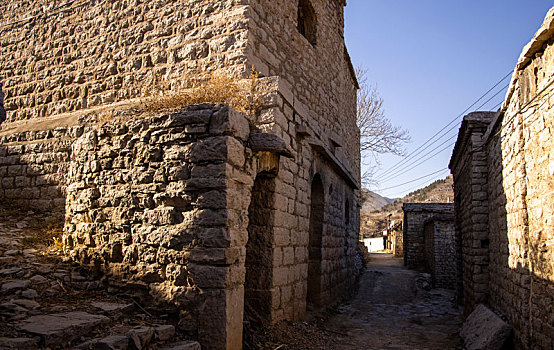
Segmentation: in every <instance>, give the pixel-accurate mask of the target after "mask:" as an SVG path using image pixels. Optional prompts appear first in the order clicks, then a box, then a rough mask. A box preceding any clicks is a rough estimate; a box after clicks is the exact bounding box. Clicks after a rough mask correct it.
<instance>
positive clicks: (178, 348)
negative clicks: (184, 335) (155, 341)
mask: <svg viewBox="0 0 554 350" xmlns="http://www.w3.org/2000/svg"><path fill="white" fill-rule="evenodd" d="M159 350H201V348H200V343H198V342H196V341H190V340H187V341H182V342H178V343H173V344H170V345H167V346H165V347H163V348H160V349H159Z"/></svg>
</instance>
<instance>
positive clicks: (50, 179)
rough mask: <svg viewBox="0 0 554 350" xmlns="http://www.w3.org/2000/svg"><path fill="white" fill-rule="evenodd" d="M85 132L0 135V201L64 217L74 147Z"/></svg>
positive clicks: (65, 130) (76, 129)
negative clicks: (75, 142) (67, 182)
mask: <svg viewBox="0 0 554 350" xmlns="http://www.w3.org/2000/svg"><path fill="white" fill-rule="evenodd" d="M83 130H84V128H83V127H82V126H73V127H59V128H55V129H53V130H47V131H24V132H16V133H11V134H0V200H2V201H5V202H10V203H14V204H16V205H19V206H21V207H23V208H29V209H34V210H41V211H44V210H48V211H52V212H54V213H55V214H57V215H60V216H63V212H64V207H65V188H66V181H67V178H66V175H67V173H68V170H69V161H70V154H71V144H72V143H73V141H74V140H75V139H76V138H77V137H79V136H80V135H81V134H82V133H83Z"/></svg>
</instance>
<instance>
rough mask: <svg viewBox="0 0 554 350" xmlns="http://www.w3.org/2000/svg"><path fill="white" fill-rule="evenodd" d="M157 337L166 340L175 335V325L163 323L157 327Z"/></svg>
mask: <svg viewBox="0 0 554 350" xmlns="http://www.w3.org/2000/svg"><path fill="white" fill-rule="evenodd" d="M155 331H156V339H158V340H161V341H166V340H169V339H171V338H173V336H174V335H175V327H174V326H172V325H163V326H158V327H156V328H155Z"/></svg>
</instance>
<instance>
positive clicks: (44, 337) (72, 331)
mask: <svg viewBox="0 0 554 350" xmlns="http://www.w3.org/2000/svg"><path fill="white" fill-rule="evenodd" d="M109 322H110V319H109V318H108V317H106V316H103V315H93V314H89V313H86V312H80V311H76V312H66V313H61V314H54V315H39V316H32V317H30V318H28V319H26V320H23V321H22V322H21V323H20V324H19V326H18V329H19V330H20V331H23V332H26V333H29V334H32V335H36V336H39V337H40V345H41V346H45V347H49V346H56V347H63V346H66V345H69V344H70V343H71V342H72V341H74V340H76V339H79V338H81V337H83V336H86V335H87V333H88V332H90V331H91V330H93V329H94V328H96V327H98V326H100V325H105V324H108V323H109Z"/></svg>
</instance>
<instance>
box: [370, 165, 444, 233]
mask: <svg viewBox="0 0 554 350" xmlns="http://www.w3.org/2000/svg"><path fill="white" fill-rule="evenodd" d="M452 184H453V179H452V175H449V176H448V177H446V178H445V179H442V180H437V181H435V182H433V183H432V184H430V185H429V186H426V187H423V188H420V189H418V190H416V191H413V192H411V193H409V194H407V195H406V196H405V197H403V198H399V199H395V200H391V199H389V198H385V197H382V196H380V195H378V194H377V193H374V192H371V191H369V190H366V189H364V190H362V200H363V204H362V209H361V211H360V233H361V234H362V235H363V236H364V237H375V236H378V235H379V234H380V233H381V232H382V230H383V229H384V228H385V227H386V223H387V218H388V216H389V214H392V215H391V220H394V221H398V220H402V205H403V204H404V203H422V202H435V203H451V202H453V201H454V192H453V190H452ZM366 198H367V200H366ZM374 198H382V199H383V200H385V201H387V200H388V201H389V203H386V204H381V203H383V202H382V201H381V202H378V203H379V204H374V203H376V200H375V199H374ZM374 207H377V209H370V208H374ZM366 209H367V210H366Z"/></svg>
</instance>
